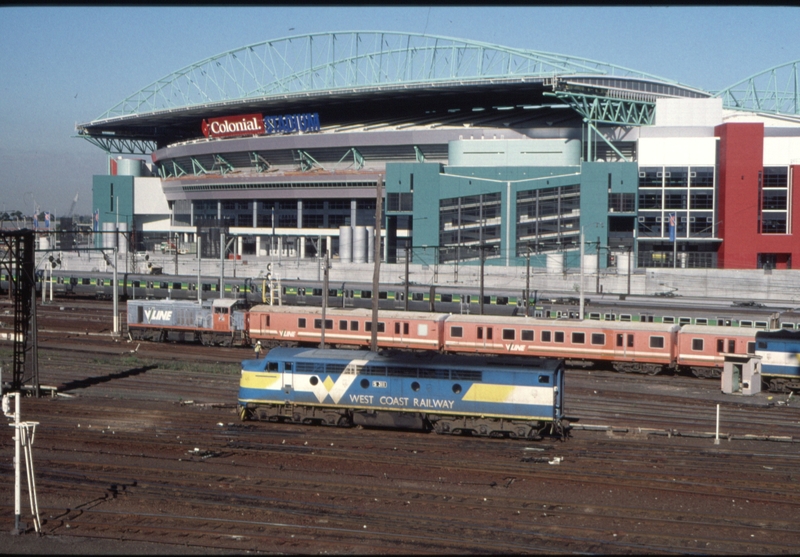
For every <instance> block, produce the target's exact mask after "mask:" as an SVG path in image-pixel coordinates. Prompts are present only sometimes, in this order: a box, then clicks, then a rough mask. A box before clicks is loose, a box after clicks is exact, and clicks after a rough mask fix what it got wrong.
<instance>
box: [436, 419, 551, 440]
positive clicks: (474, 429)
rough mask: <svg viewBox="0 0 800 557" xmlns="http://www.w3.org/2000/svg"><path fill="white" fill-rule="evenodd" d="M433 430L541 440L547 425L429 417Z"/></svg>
mask: <svg viewBox="0 0 800 557" xmlns="http://www.w3.org/2000/svg"><path fill="white" fill-rule="evenodd" d="M428 418H429V419H430V421H431V423H432V424H433V430H434V431H435V432H436V433H438V434H441V435H460V434H466V435H477V436H480V437H509V438H512V439H541V438H542V433H543V432H544V431H545V429H547V424H543V423H542V422H539V421H524V420H504V419H502V418H478V417H475V416H430V415H429V416H428Z"/></svg>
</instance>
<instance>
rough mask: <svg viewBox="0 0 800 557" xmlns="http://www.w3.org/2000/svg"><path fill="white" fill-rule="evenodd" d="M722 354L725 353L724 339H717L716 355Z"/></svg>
mask: <svg viewBox="0 0 800 557" xmlns="http://www.w3.org/2000/svg"><path fill="white" fill-rule="evenodd" d="M723 352H725V339H724V338H718V339H717V353H718V354H722V353H723Z"/></svg>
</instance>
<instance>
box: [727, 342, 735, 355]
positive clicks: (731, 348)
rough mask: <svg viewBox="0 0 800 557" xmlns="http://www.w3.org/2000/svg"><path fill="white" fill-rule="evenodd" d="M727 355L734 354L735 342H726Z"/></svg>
mask: <svg viewBox="0 0 800 557" xmlns="http://www.w3.org/2000/svg"><path fill="white" fill-rule="evenodd" d="M728 353H729V354H735V353H736V341H735V340H729V341H728Z"/></svg>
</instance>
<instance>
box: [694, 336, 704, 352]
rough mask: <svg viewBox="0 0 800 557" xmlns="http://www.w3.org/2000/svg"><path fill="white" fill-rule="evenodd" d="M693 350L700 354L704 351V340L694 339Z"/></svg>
mask: <svg viewBox="0 0 800 557" xmlns="http://www.w3.org/2000/svg"><path fill="white" fill-rule="evenodd" d="M692 350H696V351H698V352H700V351H702V350H703V339H702V338H693V339H692Z"/></svg>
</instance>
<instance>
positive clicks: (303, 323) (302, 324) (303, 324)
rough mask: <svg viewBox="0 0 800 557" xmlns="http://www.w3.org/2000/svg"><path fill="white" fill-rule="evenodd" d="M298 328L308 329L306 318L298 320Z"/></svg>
mask: <svg viewBox="0 0 800 557" xmlns="http://www.w3.org/2000/svg"><path fill="white" fill-rule="evenodd" d="M297 328H298V329H305V328H306V318H305V317H301V318H300V319H298V320H297Z"/></svg>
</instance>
